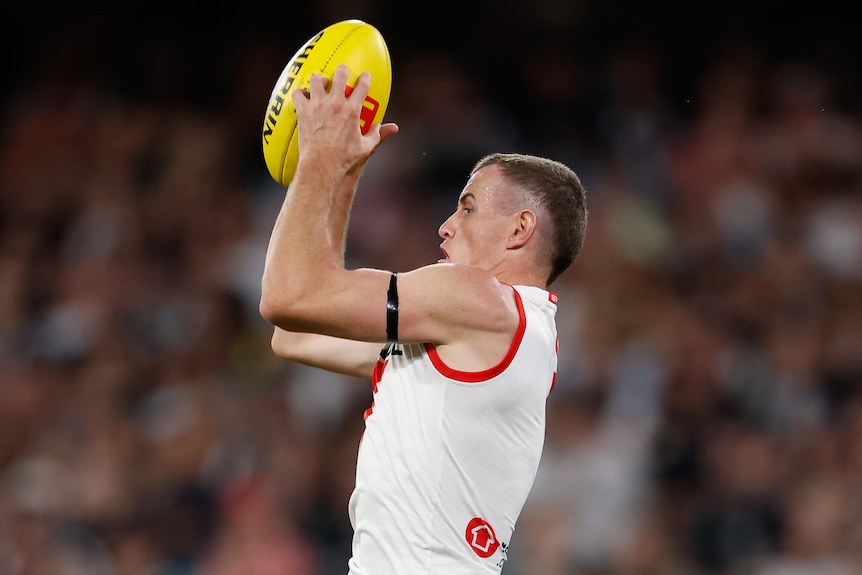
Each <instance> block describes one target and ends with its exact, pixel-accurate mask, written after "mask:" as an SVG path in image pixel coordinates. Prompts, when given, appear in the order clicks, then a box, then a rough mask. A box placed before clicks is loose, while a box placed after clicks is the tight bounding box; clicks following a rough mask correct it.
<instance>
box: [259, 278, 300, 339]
mask: <svg viewBox="0 0 862 575" xmlns="http://www.w3.org/2000/svg"><path fill="white" fill-rule="evenodd" d="M300 302H301V298H300V296H299V294H294V293H292V292H291V289H290V288H289V286H285V285H281V286H275V285H273V284H272V282H269V281H267V280H266V278H264V281H263V282H262V284H261V292H260V302H259V303H258V312H259V313H260V315H261V317H262V318H263V319H265V320H266V321H268V322H269V323H271V324H272V325H274V326H278V327H281V328H282V329H291V328H293V327H295V324H296V323H298V322H299V321H300V320H301V318H300V317H299V310H301V303H300Z"/></svg>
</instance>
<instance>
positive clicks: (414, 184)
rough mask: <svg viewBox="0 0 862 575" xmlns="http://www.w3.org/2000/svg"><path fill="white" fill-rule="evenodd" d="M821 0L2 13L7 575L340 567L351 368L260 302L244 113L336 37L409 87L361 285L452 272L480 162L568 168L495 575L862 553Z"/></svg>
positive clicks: (844, 265)
mask: <svg viewBox="0 0 862 575" xmlns="http://www.w3.org/2000/svg"><path fill="white" fill-rule="evenodd" d="M844 10H849V8H847V9H845V8H843V7H839V5H838V3H835V5H834V6H833V5H831V4H830V3H827V2H819V3H816V4H814V5H810V4H809V5H799V6H796V7H793V6H788V5H783V4H782V5H779V4H772V3H770V4H766V3H753V4H752V3H744V2H723V3H682V2H678V3H649V4H646V3H638V2H633V1H622V0H620V1H606V2H601V3H599V2H586V1H584V2H565V1H562V0H559V1H553V0H540V1H538V2H531V3H529V4H527V3H523V4H519V3H512V2H489V1H485V2H474V3H469V2H465V3H455V2H437V3H421V4H411V3H397V5H396V3H387V2H380V1H372V0H369V1H367V2H348V1H343V2H335V1H330V2H310V3H306V4H291V5H290V6H279V5H276V4H274V3H260V2H244V3H241V5H224V6H223V7H221V8H216V7H214V6H212V5H200V6H194V5H190V6H185V7H183V6H181V5H179V4H175V5H167V4H164V5H159V4H158V3H141V2H127V3H124V4H123V5H122V6H106V5H98V6H92V7H89V6H80V5H79V6H75V5H72V4H62V5H59V4H58V5H51V4H50V3H49V4H47V5H46V4H36V3H32V4H28V5H26V6H24V5H18V4H16V3H10V4H7V5H5V6H4V7H3V8H2V9H0V27H2V30H0V31H2V36H0V42H1V43H2V44H0V48H2V53H0V61H2V70H3V76H4V89H3V91H2V96H0V98H2V100H0V103H2V109H0V112H2V124H0V346H2V347H0V573H3V574H9V575H25V574H26V575H77V574H79V573H80V574H83V573H86V574H88V575H233V574H240V573H242V574H243V575H256V574H264V573H266V574H269V573H283V574H296V575H330V574H339V573H343V572H344V564H345V561H346V558H347V556H348V554H349V537H350V529H349V525H348V523H347V516H346V501H347V496H348V494H349V491H350V488H351V484H352V479H353V475H352V472H353V469H352V466H353V462H354V458H355V449H356V444H357V441H358V437H359V434H360V433H361V426H362V412H363V410H364V409H365V408H366V407H367V404H368V403H369V401H370V389H369V386H368V385H367V382H363V381H354V380H352V379H349V378H339V377H332V376H329V375H326V374H323V373H322V372H317V371H315V370H309V369H305V368H300V367H298V366H295V365H291V364H288V363H286V362H281V361H279V360H277V359H275V358H274V357H272V355H271V354H270V352H269V349H268V337H269V332H268V330H267V328H266V326H265V325H263V324H262V322H261V320H260V318H259V317H258V315H257V312H256V304H257V287H258V286H257V283H258V281H259V275H260V269H261V262H262V257H263V250H264V249H265V245H266V240H267V236H268V232H269V228H270V226H271V224H272V220H273V218H274V216H275V212H276V210H277V207H278V204H279V201H280V196H281V194H282V190H280V189H279V188H278V187H277V186H275V185H274V184H273V183H272V182H271V181H270V180H269V179H268V176H267V175H266V172H265V168H264V166H263V163H262V159H261V156H260V141H259V137H260V136H259V130H260V122H261V121H262V112H263V109H262V106H264V105H265V102H266V100H267V97H268V95H269V92H270V90H271V88H272V83H273V82H274V80H275V78H276V77H277V75H278V73H279V71H280V69H281V67H282V66H283V65H284V63H285V62H286V61H287V59H288V58H289V57H290V56H291V55H292V54H293V52H294V50H295V49H296V48H297V47H298V46H299V45H300V44H301V43H302V42H303V41H305V40H306V39H307V38H308V37H309V36H310V35H311V34H313V33H314V32H316V31H317V30H319V29H320V28H322V27H324V26H325V25H327V24H329V23H332V22H333V21H336V20H340V19H343V18H347V17H361V18H363V19H366V20H367V21H369V22H372V23H373V24H375V25H377V26H378V27H379V28H380V29H381V30H382V32H383V33H384V35H385V36H386V38H387V41H388V42H389V45H390V49H391V51H392V57H393V66H394V86H393V97H392V102H391V105H390V110H389V113H388V114H387V118H388V119H390V120H392V121H396V122H398V123H399V124H400V125H401V128H402V132H401V133H400V134H398V135H397V136H396V138H397V142H395V141H393V142H392V144H391V145H388V146H386V147H385V148H384V149H383V150H381V152H380V154H379V155H378V156H376V157H375V158H374V160H373V161H372V163H371V165H369V167H368V170H367V171H366V173H365V175H364V177H363V180H362V184H361V192H360V197H359V199H358V200H357V205H356V211H355V213H354V215H353V218H352V221H351V225H352V227H351V232H350V239H349V246H348V258H349V260H350V262H351V264H355V265H374V266H385V267H389V268H392V269H396V270H399V269H406V268H409V267H412V266H414V265H419V264H422V263H425V262H427V261H433V260H436V258H437V257H438V256H437V253H438V250H437V243H438V240H437V238H436V234H435V230H436V227H437V225H438V223H439V222H440V221H442V219H443V217H444V216H445V215H446V214H447V213H448V211H449V210H450V209H451V208H452V207H453V205H454V200H455V198H456V195H457V192H458V190H459V189H460V187H461V186H462V185H463V179H464V174H465V171H466V170H467V169H468V168H469V167H470V165H471V164H472V162H473V161H474V160H475V159H477V157H478V156H479V155H481V154H483V153H485V152H488V151H492V150H521V151H526V152H533V153H540V154H548V155H551V156H554V157H556V158H559V159H561V160H564V161H567V162H569V163H570V164H571V165H572V167H573V168H575V169H576V170H577V171H578V172H579V173H580V174H581V176H582V178H583V180H584V182H585V184H586V186H587V188H588V191H589V201H590V207H591V222H590V228H589V233H588V238H587V242H586V247H585V251H584V252H583V255H582V256H581V258H580V259H579V261H578V262H577V263H576V265H575V267H574V268H573V270H572V271H570V272H569V273H568V274H566V276H564V277H563V278H561V279H560V280H559V282H558V284H556V285H555V286H554V288H555V289H556V290H557V291H559V292H560V296H561V304H560V314H559V320H560V332H561V364H560V378H559V383H558V386H557V388H556V390H555V391H554V393H553V394H552V397H551V398H550V402H549V432H548V442H547V448H546V452H545V455H544V459H543V463H542V467H541V468H540V472H539V477H538V479H537V483H536V487H535V488H534V491H533V493H532V494H531V499H530V500H529V501H528V504H527V507H526V509H525V512H524V515H523V517H522V520H521V522H520V523H519V526H518V530H517V531H516V538H515V540H514V541H513V544H512V547H511V550H510V554H509V555H510V561H509V563H508V564H507V565H506V567H505V568H504V571H503V572H504V573H506V574H508V575H534V574H542V575H558V574H559V575H563V574H566V575H570V574H574V575H581V574H591V575H595V574H614V575H617V574H651V573H655V574H659V573H660V574H663V575H676V574H690V575H712V574H724V573H728V574H737V573H739V574H742V573H745V574H752V575H779V574H785V573H787V574H789V573H793V574H798V573H805V574H809V573H810V574H820V573H823V574H832V573H835V574H844V573H848V574H849V573H860V570H862V401H860V393H859V392H860V384H862V285H860V282H862V194H860V192H862V124H860V122H862V116H860V114H862V108H860V103H862V98H860V96H862V92H860V78H862V74H860V72H862V66H860V55H862V50H860V48H862V43H860V42H859V40H858V30H857V29H856V26H855V25H854V21H853V19H852V18H850V15H849V12H845V11H844Z"/></svg>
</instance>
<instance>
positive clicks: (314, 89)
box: [308, 74, 329, 95]
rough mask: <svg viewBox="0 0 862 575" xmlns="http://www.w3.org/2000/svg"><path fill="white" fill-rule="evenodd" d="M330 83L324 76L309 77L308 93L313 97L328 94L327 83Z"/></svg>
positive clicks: (314, 75)
mask: <svg viewBox="0 0 862 575" xmlns="http://www.w3.org/2000/svg"><path fill="white" fill-rule="evenodd" d="M328 81H329V79H328V78H325V77H324V76H323V75H322V74H312V75H310V76H309V77H308V91H309V92H310V93H311V94H312V95H313V94H315V93H317V94H322V93H324V92H326V85H327V84H326V83H327V82H328Z"/></svg>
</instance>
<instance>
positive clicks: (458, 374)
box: [425, 288, 527, 383]
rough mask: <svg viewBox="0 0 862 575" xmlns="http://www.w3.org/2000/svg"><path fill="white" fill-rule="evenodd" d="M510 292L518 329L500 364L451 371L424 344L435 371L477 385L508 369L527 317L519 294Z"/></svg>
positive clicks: (521, 337) (435, 353)
mask: <svg viewBox="0 0 862 575" xmlns="http://www.w3.org/2000/svg"><path fill="white" fill-rule="evenodd" d="M512 291H514V293H515V303H516V304H517V305H518V317H519V318H520V319H519V321H518V329H517V330H516V331H515V337H513V338H512V343H511V345H509V351H507V352H506V356H505V357H504V358H503V359H502V360H500V363H498V364H497V365H495V366H494V367H490V368H488V369H483V370H482V371H461V370H459V369H452V368H451V367H449V366H448V365H446V364H445V363H443V360H442V359H440V355H439V354H438V353H437V348H435V347H434V345H433V344H430V343H426V344H425V351H427V352H428V357H429V358H430V359H431V363H432V364H433V365H434V367H435V368H436V369H437V371H439V372H440V373H441V374H442V375H444V376H446V377H448V378H449V379H455V380H458V381H463V382H466V383H479V382H481V381H487V380H489V379H491V378H492V377H496V376H497V375H500V374H501V373H503V370H505V369H506V368H507V367H509V364H510V363H512V360H513V359H515V354H516V353H517V352H518V347H520V345H521V340H522V339H524V332H525V331H526V329H527V315H526V314H525V313H524V302H522V301H521V294H519V293H518V290H516V289H515V288H512Z"/></svg>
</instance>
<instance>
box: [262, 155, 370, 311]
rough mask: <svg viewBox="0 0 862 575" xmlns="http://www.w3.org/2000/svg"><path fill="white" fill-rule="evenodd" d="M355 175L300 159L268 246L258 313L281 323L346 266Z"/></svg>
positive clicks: (320, 162) (320, 163)
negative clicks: (347, 238)
mask: <svg viewBox="0 0 862 575" xmlns="http://www.w3.org/2000/svg"><path fill="white" fill-rule="evenodd" d="M356 178H357V176H355V175H353V174H347V175H344V174H339V173H337V172H335V171H333V170H331V169H329V167H328V166H327V165H326V162H325V160H321V161H316V162H314V161H313V162H305V163H301V164H300V166H299V167H298V169H297V172H296V176H295V177H294V180H293V182H292V183H291V186H290V188H289V189H288V192H287V194H286V196H285V200H284V203H283V204H282V207H281V210H280V212H279V214H278V217H277V219H276V222H275V225H274V227H273V231H272V235H271V237H270V243H269V247H268V249H267V254H266V260H265V264H264V273H263V278H262V282H261V301H260V311H261V314H262V315H263V317H264V318H266V319H267V320H269V321H271V322H273V323H276V324H277V325H278V324H281V325H285V324H284V323H283V322H285V321H288V320H289V318H290V316H291V315H292V313H293V311H291V310H293V309H296V308H301V307H302V306H303V302H304V301H305V299H306V298H309V297H314V296H315V295H316V292H317V291H318V290H319V288H320V286H323V285H327V284H326V282H327V274H329V273H332V272H334V271H336V270H338V269H339V268H343V265H344V241H345V237H346V226H347V221H348V217H349V211H350V205H351V203H352V196H353V190H354V189H355V182H356Z"/></svg>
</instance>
